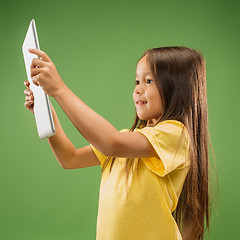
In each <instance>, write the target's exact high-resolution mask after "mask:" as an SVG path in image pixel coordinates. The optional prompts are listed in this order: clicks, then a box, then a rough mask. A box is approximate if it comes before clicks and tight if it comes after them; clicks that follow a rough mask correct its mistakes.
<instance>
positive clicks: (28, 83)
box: [24, 80, 30, 88]
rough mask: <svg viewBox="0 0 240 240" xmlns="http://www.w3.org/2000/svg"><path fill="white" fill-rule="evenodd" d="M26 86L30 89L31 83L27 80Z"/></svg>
mask: <svg viewBox="0 0 240 240" xmlns="http://www.w3.org/2000/svg"><path fill="white" fill-rule="evenodd" d="M24 85H25V86H26V87H27V88H29V86H30V82H29V81H28V80H26V81H24Z"/></svg>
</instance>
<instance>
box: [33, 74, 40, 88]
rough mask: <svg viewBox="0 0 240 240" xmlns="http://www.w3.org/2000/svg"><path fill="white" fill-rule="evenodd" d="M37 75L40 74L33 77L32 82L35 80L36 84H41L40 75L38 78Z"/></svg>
mask: <svg viewBox="0 0 240 240" xmlns="http://www.w3.org/2000/svg"><path fill="white" fill-rule="evenodd" d="M37 76H39V75H36V76H34V77H33V79H32V82H33V84H35V85H36V86H39V82H38V79H39V77H38V78H37Z"/></svg>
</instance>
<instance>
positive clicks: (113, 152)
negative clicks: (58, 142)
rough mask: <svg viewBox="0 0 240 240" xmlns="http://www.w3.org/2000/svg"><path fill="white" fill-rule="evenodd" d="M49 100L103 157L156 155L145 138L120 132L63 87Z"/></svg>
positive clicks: (137, 134)
mask: <svg viewBox="0 0 240 240" xmlns="http://www.w3.org/2000/svg"><path fill="white" fill-rule="evenodd" d="M53 97H54V98H55V99H56V101H57V102H58V104H59V105H60V106H61V108H62V109H63V111H64V112H65V113H66V115H67V116H68V118H69V119H70V120H71V121H72V123H73V124H74V126H75V127H76V128H77V130H78V131H79V132H80V133H81V134H82V136H83V137H84V138H85V139H86V140H87V141H88V142H89V143H91V144H92V145H94V146H95V147H96V148H97V149H98V150H99V151H101V152H102V153H103V154H104V155H106V156H115V157H152V156H157V154H156V152H155V151H154V149H153V147H152V146H151V144H150V143H149V141H148V140H147V138H146V137H145V136H144V135H142V134H141V133H138V132H127V133H126V132H125V133H121V132H119V131H118V130H117V129H116V128H114V127H113V126H112V125H111V124H110V123H109V122H108V121H107V120H105V119H104V118H103V117H101V116H100V115H99V114H97V113H96V112H94V111H93V110H92V109H91V108H90V107H88V106H87V105H86V104H85V103H84V102H83V101H81V100H80V99H79V98H78V97H77V96H76V95H75V94H74V93H73V92H72V91H71V90H70V89H69V88H68V87H67V86H66V85H65V87H64V88H61V89H59V91H56V92H55V94H54V95H53Z"/></svg>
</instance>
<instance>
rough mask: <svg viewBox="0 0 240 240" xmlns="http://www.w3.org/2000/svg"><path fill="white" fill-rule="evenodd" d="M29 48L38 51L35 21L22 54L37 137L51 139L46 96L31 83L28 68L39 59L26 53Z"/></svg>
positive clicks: (50, 118) (51, 124) (50, 116)
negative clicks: (32, 105) (32, 100)
mask: <svg viewBox="0 0 240 240" xmlns="http://www.w3.org/2000/svg"><path fill="white" fill-rule="evenodd" d="M29 48H36V49H40V47H39V42H38V36H37V30H36V25H35V20H34V19H32V20H31V22H30V25H29V27H28V30H27V34H26V37H25V39H24V42H23V45H22V52H23V57H24V62H25V67H26V72H27V78H28V81H29V82H30V86H29V88H30V89H31V90H32V92H33V96H34V116H35V120H36V125H37V130H38V135H39V137H40V138H41V139H44V138H47V137H51V136H53V135H54V134H55V127H54V122H53V117H52V111H51V106H50V101H49V97H48V95H47V94H46V93H45V92H44V91H43V89H42V88H41V87H40V86H36V85H35V84H33V82H32V78H31V73H30V68H31V64H32V60H33V58H39V57H38V56H37V55H36V54H32V53H30V52H29V51H28V49H29Z"/></svg>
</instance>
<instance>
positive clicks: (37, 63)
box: [31, 58, 46, 68]
mask: <svg viewBox="0 0 240 240" xmlns="http://www.w3.org/2000/svg"><path fill="white" fill-rule="evenodd" d="M45 64H46V62H44V61H43V60H41V59H39V58H33V60H32V64H31V68H35V67H38V68H41V67H44V66H45Z"/></svg>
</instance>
